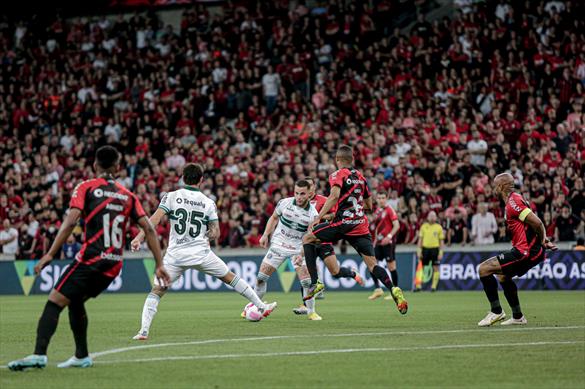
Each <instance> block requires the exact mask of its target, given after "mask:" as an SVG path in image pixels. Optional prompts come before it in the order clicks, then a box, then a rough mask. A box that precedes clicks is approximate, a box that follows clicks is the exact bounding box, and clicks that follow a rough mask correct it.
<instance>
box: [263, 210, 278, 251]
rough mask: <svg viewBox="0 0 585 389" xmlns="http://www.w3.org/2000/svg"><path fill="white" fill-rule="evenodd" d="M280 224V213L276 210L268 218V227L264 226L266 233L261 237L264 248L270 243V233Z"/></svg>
mask: <svg viewBox="0 0 585 389" xmlns="http://www.w3.org/2000/svg"><path fill="white" fill-rule="evenodd" d="M277 225H278V214H277V213H276V212H273V213H272V216H270V219H268V223H266V228H264V233H263V234H262V237H261V238H260V246H261V247H263V248H268V243H269V242H270V235H272V233H273V232H274V229H275V228H276V226H277Z"/></svg>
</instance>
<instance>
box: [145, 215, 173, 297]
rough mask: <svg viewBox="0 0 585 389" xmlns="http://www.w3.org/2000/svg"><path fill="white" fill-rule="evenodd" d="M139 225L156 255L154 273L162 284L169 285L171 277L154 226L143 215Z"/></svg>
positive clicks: (149, 246) (153, 253)
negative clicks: (164, 263)
mask: <svg viewBox="0 0 585 389" xmlns="http://www.w3.org/2000/svg"><path fill="white" fill-rule="evenodd" d="M157 211H158V210H157ZM155 213H156V212H155ZM138 225H139V226H140V227H141V228H142V231H143V232H144V235H145V237H146V244H148V248H149V249H150V251H152V255H153V256H154V261H155V270H154V274H155V275H156V277H157V278H158V280H159V282H160V284H161V285H163V286H167V285H168V284H169V282H170V280H171V278H170V277H169V275H168V273H167V272H166V270H165V268H164V267H163V264H162V252H161V249H160V244H159V243H158V238H157V236H156V232H155V231H154V226H153V225H152V223H151V222H150V220H149V219H148V218H147V217H146V216H143V217H141V218H140V219H138Z"/></svg>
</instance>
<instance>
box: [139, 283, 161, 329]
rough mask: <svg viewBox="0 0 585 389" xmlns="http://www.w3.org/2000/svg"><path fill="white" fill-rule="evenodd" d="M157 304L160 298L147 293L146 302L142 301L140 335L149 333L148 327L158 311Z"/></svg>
mask: <svg viewBox="0 0 585 389" xmlns="http://www.w3.org/2000/svg"><path fill="white" fill-rule="evenodd" d="M159 302H160V296H159V295H157V294H155V293H149V294H148V296H146V301H144V307H143V308H142V328H140V333H143V332H146V333H147V334H148V331H150V325H151V324H152V319H154V316H155V315H156V312H157V311H158V303H159Z"/></svg>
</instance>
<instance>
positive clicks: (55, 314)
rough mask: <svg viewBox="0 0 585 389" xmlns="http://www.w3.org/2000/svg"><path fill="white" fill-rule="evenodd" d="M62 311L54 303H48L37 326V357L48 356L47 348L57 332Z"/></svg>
mask: <svg viewBox="0 0 585 389" xmlns="http://www.w3.org/2000/svg"><path fill="white" fill-rule="evenodd" d="M62 310H63V308H62V307H60V306H58V305H57V304H55V303H54V302H52V301H47V304H45V309H44V310H43V313H42V315H41V318H40V319H39V324H38V326H37V341H36V344H35V352H34V353H35V354H36V355H47V348H48V347H49V342H50V341H51V337H52V336H53V334H54V333H55V331H56V330H57V324H59V315H60V314H61V311H62Z"/></svg>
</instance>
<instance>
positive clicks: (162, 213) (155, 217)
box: [130, 208, 166, 251]
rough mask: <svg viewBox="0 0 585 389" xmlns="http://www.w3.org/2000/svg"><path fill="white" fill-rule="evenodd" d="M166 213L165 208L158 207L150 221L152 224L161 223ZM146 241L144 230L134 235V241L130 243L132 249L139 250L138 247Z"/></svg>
mask: <svg viewBox="0 0 585 389" xmlns="http://www.w3.org/2000/svg"><path fill="white" fill-rule="evenodd" d="M165 215H166V213H165V211H164V210H163V209H161V208H158V209H157V210H156V211H155V212H154V213H153V214H152V216H151V217H150V219H149V220H150V223H151V225H152V226H155V227H156V226H157V225H159V224H160V221H161V220H162V218H163V216H165ZM143 241H144V230H142V231H140V232H139V233H138V235H136V237H134V239H132V242H131V243H130V248H131V249H132V251H137V250H138V249H140V245H141V244H142V242H143Z"/></svg>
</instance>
